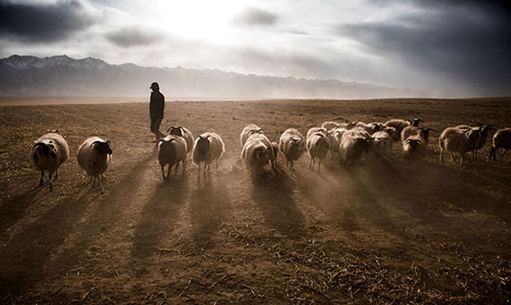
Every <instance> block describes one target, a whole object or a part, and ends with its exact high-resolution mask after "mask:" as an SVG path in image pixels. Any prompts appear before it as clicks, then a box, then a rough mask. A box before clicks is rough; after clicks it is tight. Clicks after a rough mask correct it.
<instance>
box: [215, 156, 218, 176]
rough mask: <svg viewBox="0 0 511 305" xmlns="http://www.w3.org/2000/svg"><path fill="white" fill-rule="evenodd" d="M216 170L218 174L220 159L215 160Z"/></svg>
mask: <svg viewBox="0 0 511 305" xmlns="http://www.w3.org/2000/svg"><path fill="white" fill-rule="evenodd" d="M215 169H216V172H217V173H218V159H216V160H215Z"/></svg>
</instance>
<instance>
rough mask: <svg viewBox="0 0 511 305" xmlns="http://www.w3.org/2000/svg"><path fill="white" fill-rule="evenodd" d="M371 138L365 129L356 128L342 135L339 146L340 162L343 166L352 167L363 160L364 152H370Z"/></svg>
mask: <svg viewBox="0 0 511 305" xmlns="http://www.w3.org/2000/svg"><path fill="white" fill-rule="evenodd" d="M370 141H371V137H370V136H369V137H368V136H367V132H366V131H365V130H364V129H358V128H354V129H352V130H348V131H346V132H345V133H344V134H343V135H342V139H341V143H340V144H339V154H340V162H341V164H342V165H344V166H347V165H350V164H352V163H354V162H356V161H358V160H360V159H361V158H362V155H363V153H364V152H367V151H368V150H369V143H370Z"/></svg>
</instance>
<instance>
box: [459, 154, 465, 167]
mask: <svg viewBox="0 0 511 305" xmlns="http://www.w3.org/2000/svg"><path fill="white" fill-rule="evenodd" d="M464 160H465V154H464V153H463V154H461V160H460V165H463V161H464Z"/></svg>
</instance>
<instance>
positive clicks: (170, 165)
mask: <svg viewBox="0 0 511 305" xmlns="http://www.w3.org/2000/svg"><path fill="white" fill-rule="evenodd" d="M170 173H172V164H169V167H168V168H167V181H168V180H170Z"/></svg>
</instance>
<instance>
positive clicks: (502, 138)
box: [489, 128, 511, 160]
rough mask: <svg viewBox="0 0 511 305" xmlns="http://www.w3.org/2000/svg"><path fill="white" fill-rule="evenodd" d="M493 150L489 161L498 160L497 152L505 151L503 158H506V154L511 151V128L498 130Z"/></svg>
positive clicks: (494, 136)
mask: <svg viewBox="0 0 511 305" xmlns="http://www.w3.org/2000/svg"><path fill="white" fill-rule="evenodd" d="M492 140H493V141H492V148H491V151H490V156H489V159H493V160H497V156H496V155H497V150H499V149H504V151H503V152H502V154H501V155H500V157H501V158H504V154H505V153H506V151H507V150H508V149H511V128H503V129H499V130H497V132H495V134H494V135H493V139H492Z"/></svg>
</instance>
